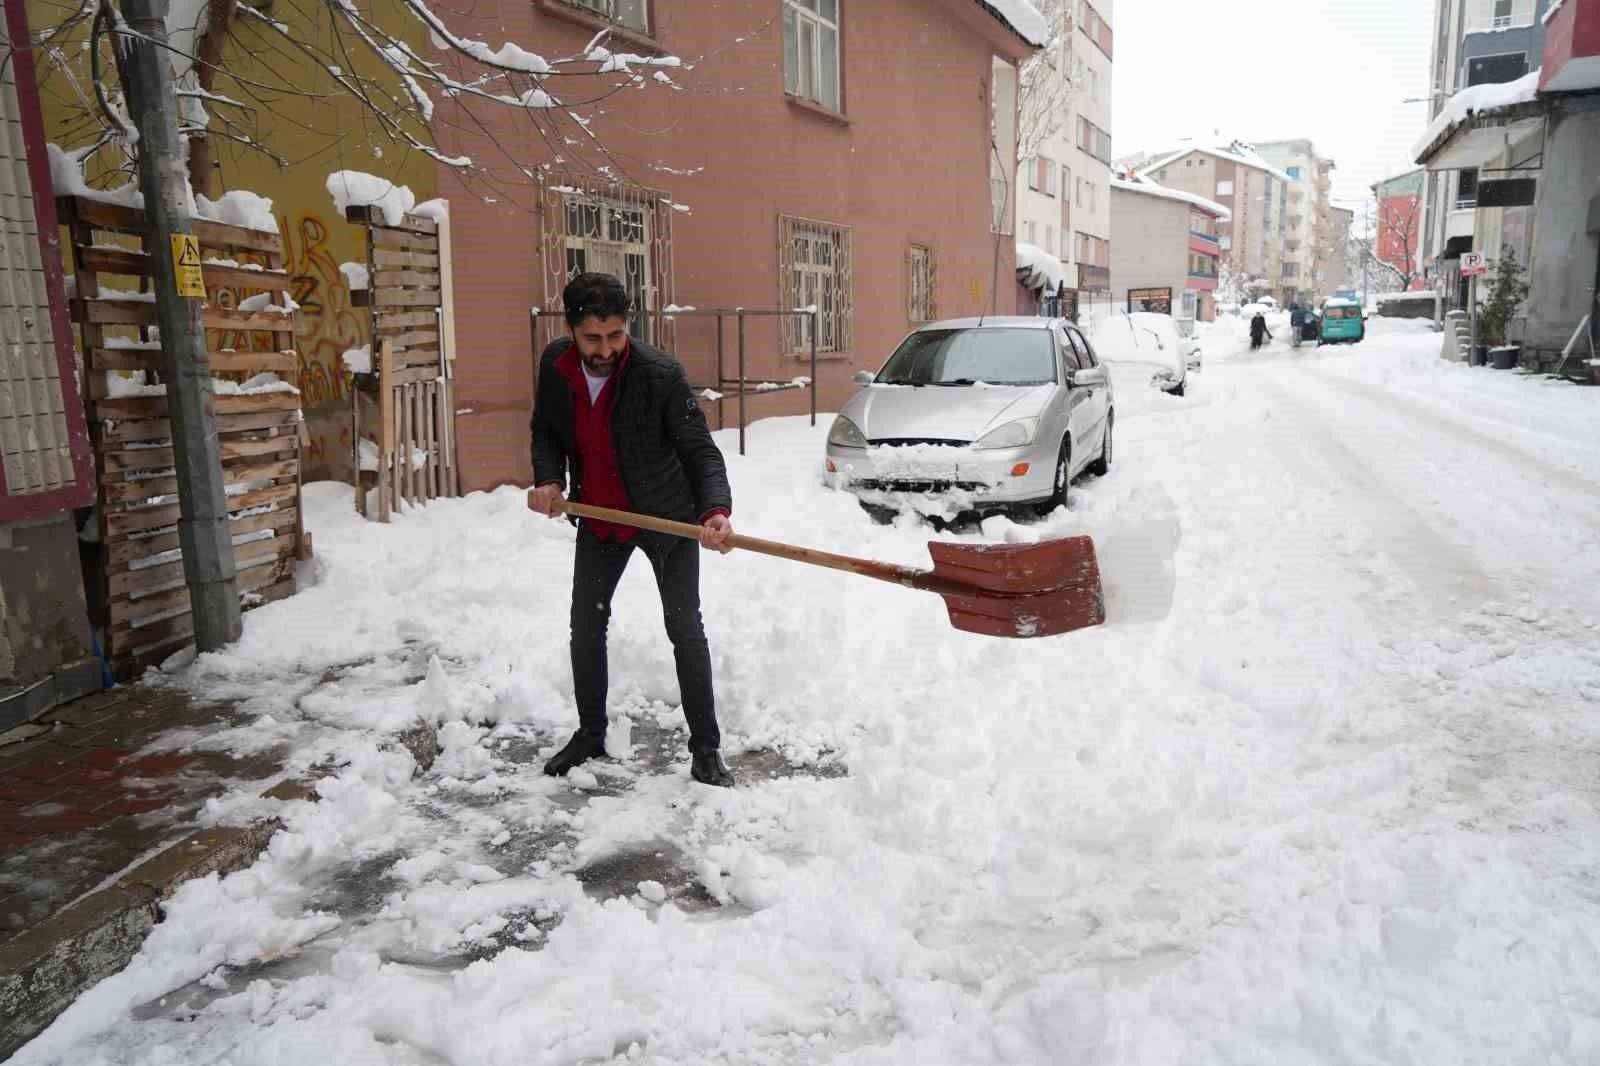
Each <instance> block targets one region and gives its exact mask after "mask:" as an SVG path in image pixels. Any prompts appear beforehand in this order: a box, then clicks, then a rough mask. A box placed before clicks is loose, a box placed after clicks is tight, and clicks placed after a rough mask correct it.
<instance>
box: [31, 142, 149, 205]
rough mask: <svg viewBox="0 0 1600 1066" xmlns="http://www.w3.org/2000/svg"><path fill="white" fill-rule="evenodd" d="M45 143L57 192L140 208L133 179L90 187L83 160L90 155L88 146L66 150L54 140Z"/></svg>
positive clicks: (62, 194) (141, 197)
mask: <svg viewBox="0 0 1600 1066" xmlns="http://www.w3.org/2000/svg"><path fill="white" fill-rule="evenodd" d="M44 147H45V154H46V155H47V156H49V159H50V184H51V186H52V187H53V189H54V191H55V194H56V195H57V196H81V197H83V198H84V199H85V200H99V201H100V202H102V203H108V204H120V205H122V206H123V207H136V208H139V209H141V210H143V208H144V194H143V193H141V192H140V191H139V189H138V186H137V185H135V184H134V183H133V182H129V183H128V184H126V185H121V186H118V187H117V188H115V189H92V188H90V187H89V183H88V182H87V181H85V180H84V177H83V161H84V159H86V158H87V157H88V155H89V152H90V149H89V148H80V149H78V150H77V151H73V152H68V151H65V150H63V149H62V148H60V147H58V146H57V145H56V144H55V143H54V142H51V143H49V144H46V145H45V146H44Z"/></svg>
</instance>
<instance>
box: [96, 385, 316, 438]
mask: <svg viewBox="0 0 1600 1066" xmlns="http://www.w3.org/2000/svg"><path fill="white" fill-rule="evenodd" d="M213 403H214V410H215V411H216V413H217V417H218V418H219V419H221V418H222V417H224V416H226V415H241V414H254V413H256V412H259V411H298V410H300V396H299V394H297V393H293V392H262V393H256V394H254V395H248V396H229V395H222V396H215V397H213ZM166 416H167V398H166V397H165V396H119V397H116V398H114V399H104V400H101V401H99V402H98V403H96V404H95V405H94V412H93V414H92V415H91V417H92V418H94V419H95V420H96V421H99V422H105V421H108V420H116V419H122V418H165V417H166ZM221 428H222V427H221V426H220V425H219V426H218V431H219V432H220V431H221Z"/></svg>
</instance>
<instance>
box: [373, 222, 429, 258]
mask: <svg viewBox="0 0 1600 1066" xmlns="http://www.w3.org/2000/svg"><path fill="white" fill-rule="evenodd" d="M368 232H369V233H371V234H372V247H373V249H374V250H376V249H379V248H387V249H389V250H391V251H396V252H422V253H424V254H425V255H435V254H437V253H438V251H439V238H438V237H429V236H425V235H424V234H421V233H407V232H405V231H404V230H397V229H388V228H386V227H377V226H375V227H373V228H372V229H371V230H369V231H368Z"/></svg>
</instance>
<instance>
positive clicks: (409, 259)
mask: <svg viewBox="0 0 1600 1066" xmlns="http://www.w3.org/2000/svg"><path fill="white" fill-rule="evenodd" d="M372 265H373V266H375V267H378V268H379V269H382V268H384V267H403V268H421V269H423V270H432V269H434V268H435V267H437V266H438V265H439V257H438V256H437V255H429V254H428V253H426V252H394V251H390V250H389V249H387V248H375V249H373V251H372Z"/></svg>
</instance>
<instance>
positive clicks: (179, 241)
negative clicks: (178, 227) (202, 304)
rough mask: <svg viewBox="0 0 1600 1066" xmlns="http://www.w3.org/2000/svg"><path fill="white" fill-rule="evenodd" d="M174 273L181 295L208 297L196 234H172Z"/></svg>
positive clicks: (199, 297) (202, 298)
mask: <svg viewBox="0 0 1600 1066" xmlns="http://www.w3.org/2000/svg"><path fill="white" fill-rule="evenodd" d="M172 274H173V280H174V281H176V282H177V284H178V295H179V296H187V297H195V298H198V299H201V300H204V299H205V298H206V282H205V278H204V277H203V276H202V275H201V273H200V241H199V239H198V238H197V237H195V236H194V234H192V233H174V234H173V235H172Z"/></svg>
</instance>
